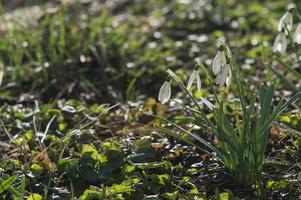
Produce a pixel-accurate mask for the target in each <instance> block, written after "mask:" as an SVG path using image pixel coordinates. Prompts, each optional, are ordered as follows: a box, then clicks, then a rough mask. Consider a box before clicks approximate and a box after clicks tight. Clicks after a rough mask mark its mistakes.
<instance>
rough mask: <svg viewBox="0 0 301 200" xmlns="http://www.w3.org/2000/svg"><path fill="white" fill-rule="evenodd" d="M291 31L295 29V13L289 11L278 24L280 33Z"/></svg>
mask: <svg viewBox="0 0 301 200" xmlns="http://www.w3.org/2000/svg"><path fill="white" fill-rule="evenodd" d="M286 29H287V30H289V31H291V30H292V29H293V13H292V10H290V11H287V12H286V13H285V14H284V15H283V16H282V17H281V19H280V20H279V23H278V31H282V30H285V33H287V30H286Z"/></svg>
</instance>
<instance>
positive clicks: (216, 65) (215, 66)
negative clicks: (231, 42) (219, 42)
mask: <svg viewBox="0 0 301 200" xmlns="http://www.w3.org/2000/svg"><path fill="white" fill-rule="evenodd" d="M221 47H223V46H221ZM226 62H227V60H226V55H225V52H224V50H223V48H220V49H219V50H218V52H217V54H216V56H215V58H214V60H213V63H212V70H213V73H214V74H215V75H216V74H217V73H218V72H219V71H220V70H221V68H222V67H223V66H224V65H225V64H226Z"/></svg>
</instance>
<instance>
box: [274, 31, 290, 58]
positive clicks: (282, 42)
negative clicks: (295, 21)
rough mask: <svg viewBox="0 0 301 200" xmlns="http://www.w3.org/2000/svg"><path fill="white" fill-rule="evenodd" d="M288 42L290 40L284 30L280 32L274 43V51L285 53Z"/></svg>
mask: <svg viewBox="0 0 301 200" xmlns="http://www.w3.org/2000/svg"><path fill="white" fill-rule="evenodd" d="M287 43H288V41H287V38H286V35H285V33H283V32H280V33H278V35H277V36H276V39H275V41H274V44H273V52H274V53H276V52H279V53H282V54H283V53H285V52H286V49H287Z"/></svg>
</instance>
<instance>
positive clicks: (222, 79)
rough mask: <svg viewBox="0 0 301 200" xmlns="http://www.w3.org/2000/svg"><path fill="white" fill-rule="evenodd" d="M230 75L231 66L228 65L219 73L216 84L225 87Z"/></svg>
mask: <svg viewBox="0 0 301 200" xmlns="http://www.w3.org/2000/svg"><path fill="white" fill-rule="evenodd" d="M228 73H229V65H228V64H227V65H225V66H224V67H223V68H222V69H221V71H220V72H219V73H218V75H217V77H216V84H218V85H219V86H223V85H225V83H226V80H227V77H228Z"/></svg>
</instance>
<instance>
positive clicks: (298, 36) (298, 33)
mask: <svg viewBox="0 0 301 200" xmlns="http://www.w3.org/2000/svg"><path fill="white" fill-rule="evenodd" d="M293 39H294V42H295V43H297V44H301V23H299V24H298V25H297V28H296V30H295V33H294V38H293Z"/></svg>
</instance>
